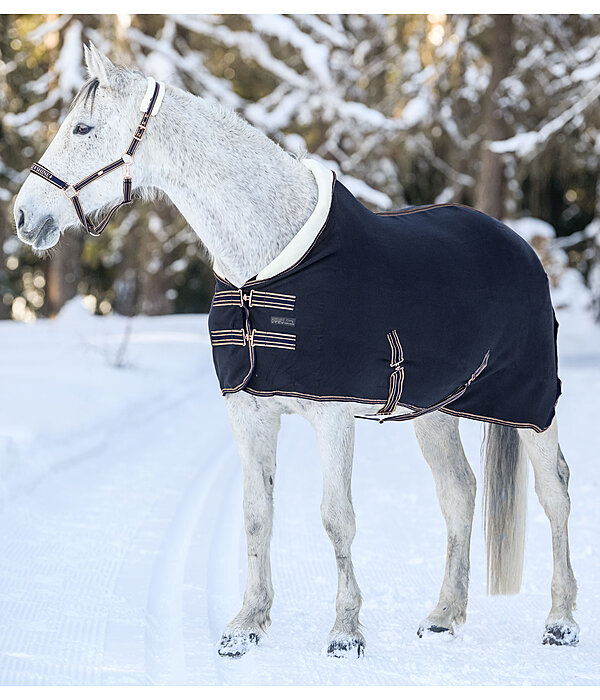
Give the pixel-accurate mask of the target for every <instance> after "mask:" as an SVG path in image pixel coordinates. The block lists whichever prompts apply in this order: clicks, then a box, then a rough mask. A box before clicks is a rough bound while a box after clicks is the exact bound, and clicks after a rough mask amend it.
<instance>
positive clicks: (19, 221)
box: [17, 209, 25, 230]
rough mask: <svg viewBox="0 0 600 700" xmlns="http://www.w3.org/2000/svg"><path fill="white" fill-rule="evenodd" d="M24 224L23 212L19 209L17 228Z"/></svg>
mask: <svg viewBox="0 0 600 700" xmlns="http://www.w3.org/2000/svg"><path fill="white" fill-rule="evenodd" d="M23 226H25V212H24V211H23V210H22V209H19V220H18V221H17V228H18V229H19V230H20V229H22V228H23Z"/></svg>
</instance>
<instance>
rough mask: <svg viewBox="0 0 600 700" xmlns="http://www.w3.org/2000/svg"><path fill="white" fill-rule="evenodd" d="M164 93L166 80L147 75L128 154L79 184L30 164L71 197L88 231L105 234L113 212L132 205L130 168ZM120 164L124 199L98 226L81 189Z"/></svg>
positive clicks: (94, 234) (33, 171)
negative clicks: (85, 207)
mask: <svg viewBox="0 0 600 700" xmlns="http://www.w3.org/2000/svg"><path fill="white" fill-rule="evenodd" d="M164 94H165V86H164V83H158V82H156V80H154V78H148V89H147V90H146V94H145V95H144V99H143V100H142V103H141V105H140V111H142V112H143V113H144V114H143V116H142V119H141V121H140V123H139V126H138V127H137V129H136V130H135V133H134V134H133V138H132V139H131V143H130V144H129V148H128V149H127V150H126V151H125V153H123V155H122V156H121V157H120V158H119V159H118V160H115V161H113V162H112V163H110V164H109V165H107V166H105V167H104V168H100V169H99V170H96V172H94V173H92V174H91V175H88V176H87V177H86V178H84V179H83V180H80V181H79V182H78V183H77V184H75V185H69V184H68V183H67V182H65V181H64V180H61V179H60V178H59V177H57V176H56V175H54V174H53V173H51V172H50V170H48V168H45V167H44V166H43V165H40V164H39V163H34V164H33V165H32V166H31V168H30V170H31V172H32V173H34V174H35V175H39V176H40V177H41V178H43V179H44V180H46V182H49V183H50V184H52V185H54V186H55V187H59V188H60V189H61V190H62V191H63V192H64V195H65V197H66V198H67V199H69V200H71V203H72V204H73V207H74V208H75V213H76V214H77V218H78V219H79V221H80V222H81V224H82V226H83V227H84V228H85V230H86V231H87V232H88V233H89V234H91V235H92V236H99V235H100V234H101V233H102V231H104V229H105V228H106V226H107V225H108V222H109V221H110V220H111V218H112V216H113V214H114V213H115V212H116V211H117V209H118V208H119V207H121V206H122V205H123V204H130V203H131V202H133V197H132V193H131V192H132V180H131V173H130V170H129V168H130V166H131V164H132V163H133V156H134V154H135V151H136V149H137V147H138V146H139V143H140V141H141V140H142V138H143V136H144V134H145V133H146V127H147V126H148V122H149V120H150V117H153V116H154V115H155V114H157V113H158V110H159V109H160V106H161V104H162V100H163V97H164ZM121 167H123V168H124V170H123V201H122V202H119V203H118V204H116V205H115V206H114V207H113V208H112V209H111V210H110V211H109V212H108V214H107V215H106V216H105V217H104V219H102V221H101V222H100V223H99V224H97V225H96V224H94V223H93V222H92V221H91V219H90V218H89V217H88V216H86V215H85V212H84V211H83V207H82V206H81V202H80V201H79V192H80V191H81V190H82V189H83V188H84V187H87V186H88V185H89V184H91V183H92V182H95V181H96V180H98V179H99V178H101V177H103V176H104V175H108V174H109V173H112V172H113V170H117V169H118V168H121Z"/></svg>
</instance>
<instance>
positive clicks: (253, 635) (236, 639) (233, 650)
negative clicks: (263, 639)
mask: <svg viewBox="0 0 600 700" xmlns="http://www.w3.org/2000/svg"><path fill="white" fill-rule="evenodd" d="M259 640H260V636H259V635H258V633H257V632H250V631H247V630H236V631H235V632H225V634H224V635H223V636H222V637H221V641H220V642H219V647H218V649H217V651H218V653H219V656H227V657H229V658H230V659H239V658H240V657H241V656H244V654H245V653H246V652H247V651H249V650H250V648H251V647H252V645H254V646H256V645H257V644H258V642H259Z"/></svg>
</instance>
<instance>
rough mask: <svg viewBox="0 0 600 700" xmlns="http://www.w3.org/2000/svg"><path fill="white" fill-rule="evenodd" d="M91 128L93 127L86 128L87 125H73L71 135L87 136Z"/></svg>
mask: <svg viewBox="0 0 600 700" xmlns="http://www.w3.org/2000/svg"><path fill="white" fill-rule="evenodd" d="M93 128H94V127H93V126H88V125H87V124H75V128H74V129H73V133H74V134H77V135H79V136H82V135H83V134H89V133H90V131H91V130H92V129H93Z"/></svg>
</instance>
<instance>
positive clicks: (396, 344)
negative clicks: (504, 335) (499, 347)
mask: <svg viewBox="0 0 600 700" xmlns="http://www.w3.org/2000/svg"><path fill="white" fill-rule="evenodd" d="M388 340H389V342H390V346H391V348H392V361H391V362H390V366H391V367H392V374H391V376H390V391H389V395H388V400H387V401H386V403H385V406H383V408H381V409H380V410H379V411H378V412H377V413H376V414H375V415H372V416H356V417H357V418H366V419H368V420H377V421H379V422H380V423H385V422H386V421H389V420H393V421H406V420H414V419H415V418H419V417H420V416H425V415H427V414H428V413H433V412H434V411H439V410H440V409H441V408H444V407H445V406H447V405H448V404H449V403H452V402H453V401H456V399H458V398H460V397H461V396H462V395H463V394H464V393H465V391H466V390H467V389H468V388H469V386H470V385H471V384H472V383H473V382H474V381H475V380H476V379H477V377H478V376H479V375H480V374H481V373H482V372H483V370H484V369H485V368H486V367H487V363H488V360H489V358H490V351H489V350H488V351H487V352H486V353H485V356H484V358H483V360H482V361H481V364H480V365H479V367H478V368H477V369H476V370H475V371H474V372H473V374H472V375H471V376H470V378H469V380H468V381H467V382H465V383H464V384H461V385H460V386H459V387H458V388H457V389H455V390H454V391H453V392H452V393H451V394H449V395H448V396H447V397H446V398H445V399H442V400H441V401H438V402H437V403H434V404H433V405H432V406H428V407H427V408H419V409H417V410H415V411H412V412H411V413H406V414H403V415H400V416H391V415H389V414H390V413H393V412H394V411H395V410H396V408H397V406H398V402H399V400H400V396H401V395H402V386H403V384H404V367H402V366H401V365H402V363H403V362H404V357H403V354H402V346H401V345H400V340H399V338H398V335H397V333H396V331H392V332H391V333H388Z"/></svg>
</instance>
